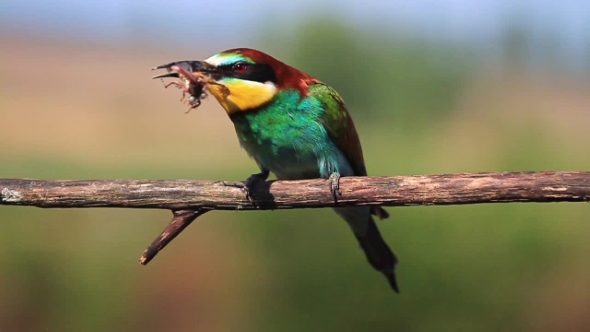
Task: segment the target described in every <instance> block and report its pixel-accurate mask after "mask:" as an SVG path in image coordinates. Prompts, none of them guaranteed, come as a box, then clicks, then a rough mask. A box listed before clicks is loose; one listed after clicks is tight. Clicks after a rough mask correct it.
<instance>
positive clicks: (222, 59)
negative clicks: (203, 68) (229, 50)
mask: <svg viewBox="0 0 590 332" xmlns="http://www.w3.org/2000/svg"><path fill="white" fill-rule="evenodd" d="M239 61H244V62H248V63H252V60H250V59H248V58H245V57H244V56H242V55H241V54H237V53H234V54H215V55H213V56H211V57H209V58H208V59H205V62H206V63H208V64H210V65H212V66H215V67H219V66H225V65H231V64H234V63H236V62H239Z"/></svg>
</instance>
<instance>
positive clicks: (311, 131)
mask: <svg viewBox="0 0 590 332" xmlns="http://www.w3.org/2000/svg"><path fill="white" fill-rule="evenodd" d="M323 112H324V110H323V109H322V106H321V103H320V102H319V101H317V100H316V99H313V98H300V95H299V93H298V92H297V91H294V90H288V91H283V92H280V93H279V94H277V96H276V97H275V98H274V99H273V100H271V102H270V103H268V104H267V105H265V106H264V107H261V108H259V109H257V110H251V111H248V112H244V113H241V114H239V115H237V116H234V117H232V120H233V122H234V126H235V129H236V133H237V135H238V140H239V141H240V144H241V146H242V147H243V148H244V149H245V150H246V151H247V152H248V154H249V155H250V156H252V157H253V158H254V159H255V160H256V161H257V162H258V163H259V164H261V165H262V166H264V167H266V168H267V169H269V170H270V171H271V172H273V173H275V174H276V176H277V177H278V178H281V179H301V178H316V177H320V176H325V174H324V173H327V172H329V173H328V175H329V174H330V173H331V172H333V171H335V170H334V168H335V167H336V168H337V166H338V164H339V163H342V161H341V159H342V158H343V157H342V156H341V155H342V154H341V153H340V151H339V150H338V149H337V148H336V146H335V145H334V143H333V142H332V140H331V139H330V138H329V137H328V135H327V133H326V130H325V129H324V127H323V126H322V125H321V124H320V122H319V121H318V119H319V118H320V117H321V116H322V114H323Z"/></svg>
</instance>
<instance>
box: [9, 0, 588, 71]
mask: <svg viewBox="0 0 590 332" xmlns="http://www.w3.org/2000/svg"><path fill="white" fill-rule="evenodd" d="M329 11H333V12H336V13H338V15H339V17H343V19H346V20H349V21H352V22H355V23H357V24H360V25H364V26H366V25H369V26H376V27H378V28H381V29H387V30H388V29H391V30H395V29H407V30H410V31H414V32H415V33H419V34H426V35H428V36H430V37H434V38H438V37H440V38H442V39H460V40H465V39H467V40H471V41H474V42H480V43H488V42H490V41H492V42H493V41H494V40H496V39H497V38H499V37H500V35H501V34H502V29H503V28H505V27H506V20H507V19H513V20H514V19H516V20H524V21H526V22H525V25H526V27H527V29H529V30H530V31H531V33H532V34H533V35H535V36H537V37H538V38H541V39H542V38H543V36H547V35H551V36H550V37H553V38H554V39H557V40H559V43H560V45H559V46H560V48H562V51H563V52H564V53H565V54H564V55H566V57H571V58H572V59H574V60H576V61H580V60H581V61H584V57H586V59H587V55H588V53H590V1H583V0H564V1H547V0H537V1H534V0H478V1H473V0H446V1H438V0H412V1H386V0H383V1H380V0H365V1H352V0H348V1H346V0H344V1H342V0H340V1H338V0H326V1H318V0H300V1H275V0H250V1H244V0H236V1H200V0H176V1H170V2H166V1H155V0H144V1H139V0H127V1H125V0H101V1H78V0H59V1H45V0H25V1H14V0H3V1H0V27H2V29H1V31H0V32H2V33H14V32H17V31H28V32H31V33H38V31H44V32H47V33H49V34H56V35H59V36H61V37H62V38H76V39H78V38H82V39H84V38H92V39H93V40H99V41H102V42H115V43H117V42H127V41H128V40H129V39H130V37H131V38H133V39H143V41H148V42H149V41H152V42H158V41H160V42H163V43H165V42H166V41H169V42H178V41H181V42H182V41H187V40H191V41H192V42H193V43H194V40H207V41H208V42H209V40H210V39H223V40H224V41H225V42H231V41H233V42H234V43H237V44H239V43H240V41H241V42H242V43H245V42H248V41H249V40H251V38H253V35H256V32H259V31H260V29H270V28H271V27H270V24H269V22H271V21H272V22H280V23H281V24H284V26H288V25H289V24H288V23H289V21H293V22H295V21H298V19H299V18H304V17H305V16H309V15H313V13H314V12H319V13H321V14H325V13H326V12H329ZM282 17H283V18H284V19H281V18H282ZM556 35H557V36H556ZM140 41H141V40H140Z"/></svg>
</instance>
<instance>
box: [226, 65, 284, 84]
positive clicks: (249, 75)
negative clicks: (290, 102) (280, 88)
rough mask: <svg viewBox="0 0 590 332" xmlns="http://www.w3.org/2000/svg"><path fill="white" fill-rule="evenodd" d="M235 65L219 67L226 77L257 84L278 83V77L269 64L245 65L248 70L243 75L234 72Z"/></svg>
mask: <svg viewBox="0 0 590 332" xmlns="http://www.w3.org/2000/svg"><path fill="white" fill-rule="evenodd" d="M233 65H234V64H231V65H225V66H221V67H219V69H220V70H221V72H222V73H223V76H225V77H235V78H239V79H243V80H248V81H255V82H261V83H265V82H273V83H276V80H277V79H276V76H275V73H274V70H273V69H272V67H271V66H269V65H268V64H263V63H256V64H253V63H245V65H247V66H248V68H247V69H246V70H244V71H243V72H241V73H237V72H235V71H234V70H233Z"/></svg>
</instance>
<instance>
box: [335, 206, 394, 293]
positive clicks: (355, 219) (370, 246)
mask: <svg viewBox="0 0 590 332" xmlns="http://www.w3.org/2000/svg"><path fill="white" fill-rule="evenodd" d="M363 209H364V210H363ZM335 210H336V212H337V213H338V214H339V215H340V216H341V217H343V218H344V219H345V220H346V221H347V222H348V224H349V225H350V227H351V228H352V230H353V232H354V235H355V236H356V238H357V240H358V241H359V244H360V245H361V248H363V250H364V251H365V255H366V257H367V260H368V261H369V263H370V264H371V266H373V268H375V269H376V270H377V271H379V272H381V273H383V274H384V275H385V277H386V278H387V280H388V281H389V285H390V286H391V288H393V290H394V291H395V292H396V293H399V287H398V285H397V280H396V278H395V264H397V257H396V256H395V255H394V254H393V252H392V251H391V249H389V246H388V245H387V243H385V240H383V237H381V233H380V232H379V229H378V228H377V224H376V223H375V220H374V219H373V217H372V216H371V214H370V211H369V210H368V209H367V208H364V207H360V208H359V207H354V208H353V207H344V208H336V209H335ZM365 211H366V212H365ZM361 217H362V219H360V218H361Z"/></svg>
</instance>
